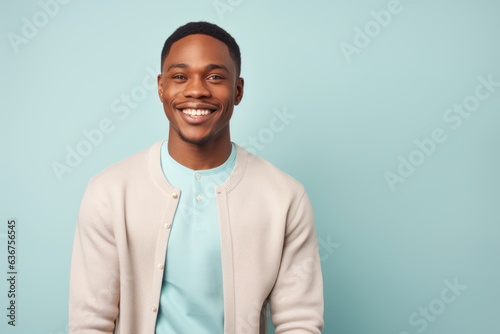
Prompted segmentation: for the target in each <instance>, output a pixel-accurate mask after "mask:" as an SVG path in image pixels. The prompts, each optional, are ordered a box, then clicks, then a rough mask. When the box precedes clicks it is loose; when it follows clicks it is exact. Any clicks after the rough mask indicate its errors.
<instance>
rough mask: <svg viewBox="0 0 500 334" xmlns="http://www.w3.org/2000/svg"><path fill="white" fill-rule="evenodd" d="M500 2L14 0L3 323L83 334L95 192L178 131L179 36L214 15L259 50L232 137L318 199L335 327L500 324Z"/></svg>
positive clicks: (2, 45) (0, 121)
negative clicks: (83, 272)
mask: <svg viewBox="0 0 500 334" xmlns="http://www.w3.org/2000/svg"><path fill="white" fill-rule="evenodd" d="M499 14H500V3H499V2H498V1H493V0H476V1H472V0H460V1H451V0H445V1H429V0H413V1H411V0H363V1H346V0H344V1H326V0H321V1H319V0H317V1H263V0H189V1H171V0H163V1H159V0H156V1H155V0H149V1H118V0H113V1H97V0H89V1H83V0H72V1H70V0H23V1H14V0H3V1H2V2H1V3H0V36H2V38H1V39H0V49H1V57H2V58H1V59H2V61H1V62H0V68H1V76H0V91H1V93H0V94H1V99H0V107H1V113H0V126H1V132H0V136H1V140H0V268H1V273H0V277H1V279H0V296H1V298H0V304H1V307H0V309H1V310H2V311H1V314H0V315H1V316H0V319H2V320H1V321H0V332H1V333H6V334H11V333H12V334H14V333H22V334H32V333H42V334H45V333H46V334H62V333H67V321H68V320H67V312H68V288H69V268H70V262H71V250H72V243H73V235H74V231H75V225H76V221H77V214H78V209H79V205H80V201H81V198H82V195H83V191H84V189H85V187H86V185H87V182H88V180H89V179H90V177H91V176H93V175H95V174H97V173H98V172H100V171H101V170H103V169H104V168H106V167H107V166H109V165H110V164H112V163H114V162H117V161H119V160H122V159H124V158H126V157H128V156H131V155H133V154H134V153H136V152H138V151H140V150H142V149H145V148H146V147H148V146H150V145H151V144H152V143H154V142H156V141H159V140H162V139H164V138H166V137H167V134H168V122H167V120H166V117H165V115H164V113H163V109H162V105H161V103H160V101H159V99H158V95H157V88H156V76H157V74H158V73H159V70H160V52H161V48H162V46H163V43H164V41H165V39H166V38H167V37H168V35H170V34H171V33H172V32H173V31H174V30H175V29H176V28H177V27H178V26H180V25H182V24H184V23H186V22H189V21H199V20H203V21H209V22H212V23H215V24H218V25H220V26H221V27H223V28H224V29H226V30H227V31H228V32H229V33H230V34H232V35H233V36H234V37H235V38H236V40H237V42H238V43H239V45H240V47H241V52H242V76H243V77H244V79H245V95H244V98H243V101H242V103H241V104H240V105H239V106H237V107H236V109H235V113H234V116H233V119H232V125H231V132H232V140H233V141H234V142H236V143H238V144H240V145H241V146H244V147H245V148H247V149H248V150H249V151H251V152H253V153H255V154H257V155H259V156H261V157H263V158H265V159H267V160H269V161H270V162H272V163H273V164H275V165H276V166H278V167H279V168H281V169H282V170H284V171H285V172H287V173H288V174H290V175H292V176H293V177H294V178H296V179H297V180H299V181H300V182H301V183H302V184H304V186H305V187H306V190H307V192H308V194H309V196H310V199H311V202H312V204H313V208H314V213H315V226H316V232H317V236H318V246H319V252H320V258H321V265H322V269H323V279H324V297H325V329H324V333H327V334H330V333H334V334H365V333H370V334H418V333H426V334H452V333H453V334H471V333H499V331H500V320H499V319H500V317H499V314H500V302H499V300H500V288H499V282H500V261H499V260H500V259H499V258H500V255H499V254H500V209H499V208H500V205H499V204H500V177H499V171H500V150H499V144H500V130H499V129H500V61H499V60H500V39H499V37H498V33H499V31H500V19H499ZM263 233H265V231H263ZM11 241H15V244H14V243H13V242H11ZM305 274H307V268H306V267H304V268H298V269H297V271H296V272H294V273H293V275H295V277H294V279H295V280H296V281H298V282H300V278H301V275H305ZM271 327H272V326H271ZM271 332H272V329H271ZM138 334H139V333H138Z"/></svg>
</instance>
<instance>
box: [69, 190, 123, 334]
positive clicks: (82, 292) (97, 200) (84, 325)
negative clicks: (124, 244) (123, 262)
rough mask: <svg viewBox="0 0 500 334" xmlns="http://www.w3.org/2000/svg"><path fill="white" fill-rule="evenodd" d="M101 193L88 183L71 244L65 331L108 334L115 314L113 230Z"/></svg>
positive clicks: (116, 275) (117, 278)
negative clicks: (66, 328)
mask: <svg viewBox="0 0 500 334" xmlns="http://www.w3.org/2000/svg"><path fill="white" fill-rule="evenodd" d="M108 213H109V210H108V207H107V205H106V203H104V201H103V200H102V193H100V192H99V190H98V189H96V188H95V187H94V186H93V185H92V181H91V182H90V183H89V185H88V187H87V190H86V191H85V194H84V196H83V199H82V203H81V206H80V213H79V216H78V223H77V226H76V232H75V239H74V243H73V256H72V260H71V275H70V291H69V332H70V333H71V334H110V333H113V331H114V328H115V320H116V318H117V317H118V303H119V297H120V276H119V266H118V256H117V251H116V244H115V239H114V234H113V230H112V227H111V223H110V221H109V217H108Z"/></svg>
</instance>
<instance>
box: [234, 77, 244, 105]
mask: <svg viewBox="0 0 500 334" xmlns="http://www.w3.org/2000/svg"><path fill="white" fill-rule="evenodd" d="M244 84H245V80H244V79H243V78H241V77H240V78H238V79H237V80H236V94H235V95H234V105H235V106H237V105H238V104H240V102H241V99H243V86H244Z"/></svg>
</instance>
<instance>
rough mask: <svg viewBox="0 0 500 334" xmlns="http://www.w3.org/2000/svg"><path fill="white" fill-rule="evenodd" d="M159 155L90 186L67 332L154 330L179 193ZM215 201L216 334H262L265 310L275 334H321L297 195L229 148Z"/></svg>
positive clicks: (309, 231)
mask: <svg viewBox="0 0 500 334" xmlns="http://www.w3.org/2000/svg"><path fill="white" fill-rule="evenodd" d="M160 147H161V142H157V143H155V144H154V145H152V146H151V147H149V148H148V149H146V150H144V151H142V152H140V153H138V154H136V155H134V156H132V157H130V158H128V159H126V160H124V161H121V162H119V163H116V164H114V165H112V166H110V167H109V168H107V169H105V170H104V171H103V172H101V173H100V174H98V175H96V176H94V177H93V178H92V179H91V180H90V182H89V184H88V187H87V189H86V191H85V194H84V196H83V200H82V203H81V207H80V213H79V218H78V224H77V227H76V232H75V239H74V245H73V257H72V263H71V278H70V299H69V332H70V333H73V334H102V333H119V334H153V333H154V331H155V324H156V317H157V314H158V305H159V299H160V290H161V284H162V278H163V264H164V263H165V255H166V251H167V243H168V236H169V232H170V228H171V226H172V221H173V217H174V213H175V210H176V207H177V203H178V194H179V189H176V188H174V187H173V186H171V185H170V184H169V183H168V182H167V180H166V179H165V177H164V175H163V172H162V169H161V165H160ZM214 196H216V198H217V207H218V213H219V222H220V234H221V253H222V275H223V291H224V334H240V333H241V334H247V333H248V334H263V333H267V330H266V321H265V319H266V311H267V304H268V303H269V305H270V310H271V318H272V321H273V324H274V325H275V327H276V334H283V333H290V334H291V333H296V334H299V333H301V334H302V333H304V334H305V333H320V332H321V330H322V328H323V282H322V276H321V267H320V260H319V252H318V247H317V241H316V235H315V231H314V223H313V213H312V208H311V205H310V202H309V199H308V197H307V194H306V193H305V191H304V188H303V186H302V185H301V184H300V183H298V182H297V181H296V180H294V179H293V178H291V177H290V176H288V175H287V174H285V173H284V172H282V171H280V170H279V169H277V168H276V167H274V166H273V165H271V164H270V163H269V162H267V161H265V160H263V159H261V158H259V157H256V156H255V155H252V154H251V153H249V152H248V151H246V150H245V149H243V148H242V147H240V146H237V157H236V165H235V167H234V170H233V172H232V174H231V176H230V177H229V178H228V180H227V181H226V182H225V183H224V184H223V185H221V186H219V187H217V188H216V190H215V194H214ZM189 334H191V333H189ZM193 334H196V333H193Z"/></svg>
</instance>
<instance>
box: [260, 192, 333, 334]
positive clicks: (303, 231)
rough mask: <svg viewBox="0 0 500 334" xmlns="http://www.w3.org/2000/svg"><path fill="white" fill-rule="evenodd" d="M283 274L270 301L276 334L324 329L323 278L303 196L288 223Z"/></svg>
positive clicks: (309, 204)
mask: <svg viewBox="0 0 500 334" xmlns="http://www.w3.org/2000/svg"><path fill="white" fill-rule="evenodd" d="M283 247H284V248H283V255H282V259H281V266H280V271H279V274H278V278H277V280H276V284H275V286H274V288H273V291H272V292H271V295H270V297H269V304H270V306H271V318H272V321H273V324H274V326H275V327H276V329H275V333H276V334H285V333H290V334H291V333H294V334H299V333H301V334H302V333H303V334H306V333H307V334H313V333H314V334H318V333H321V330H322V329H323V323H324V320H323V278H322V275H321V266H320V259H319V251H318V243H317V241H316V233H315V230H314V217H313V211H312V207H311V203H310V201H309V198H308V196H307V194H306V193H305V192H304V194H303V195H302V198H301V200H300V201H299V204H298V206H297V208H296V210H295V213H294V212H293V211H292V212H291V219H290V220H289V221H288V222H287V227H286V235H285V242H284V246H283Z"/></svg>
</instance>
